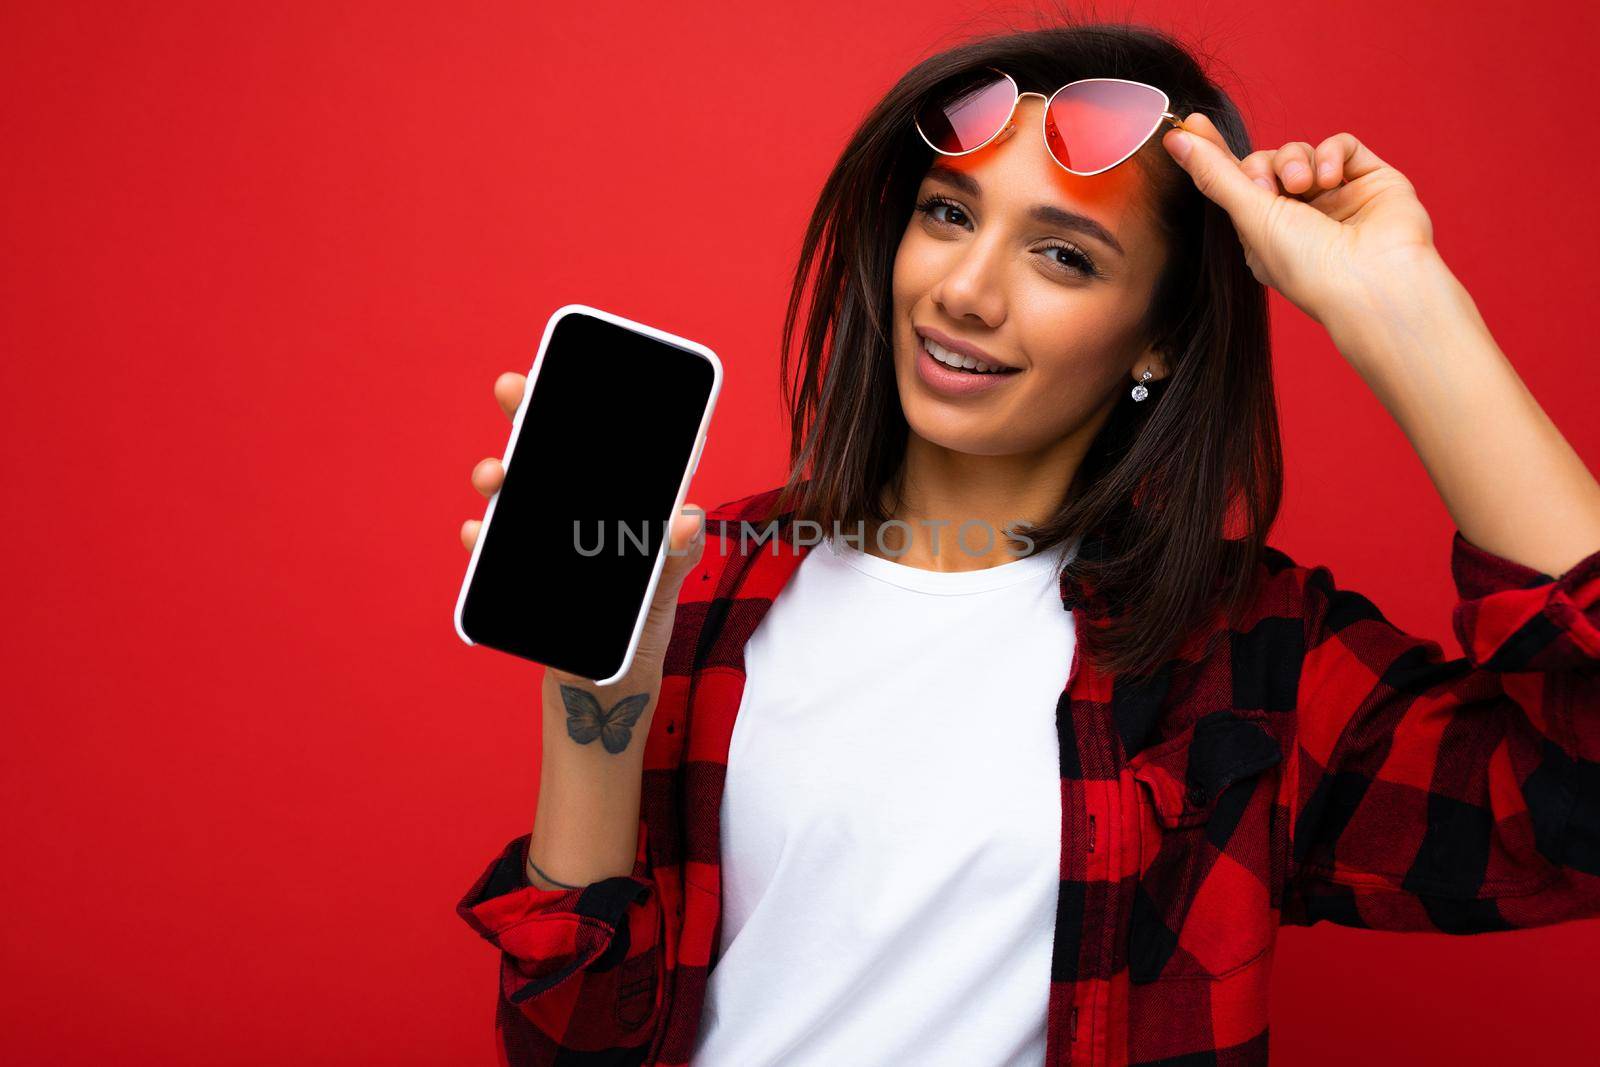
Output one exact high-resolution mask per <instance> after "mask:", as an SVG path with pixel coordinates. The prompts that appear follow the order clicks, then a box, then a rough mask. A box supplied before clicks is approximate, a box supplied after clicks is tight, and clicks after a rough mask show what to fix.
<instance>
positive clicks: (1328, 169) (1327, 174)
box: [1318, 163, 1333, 182]
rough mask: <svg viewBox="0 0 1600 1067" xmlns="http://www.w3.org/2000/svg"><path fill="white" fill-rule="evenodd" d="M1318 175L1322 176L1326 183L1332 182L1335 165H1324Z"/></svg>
mask: <svg viewBox="0 0 1600 1067" xmlns="http://www.w3.org/2000/svg"><path fill="white" fill-rule="evenodd" d="M1318 173H1319V174H1321V175H1322V180H1323V181H1325V182H1329V181H1332V180H1333V164H1332V163H1324V164H1323V165H1322V169H1321V170H1320V171H1319V172H1318Z"/></svg>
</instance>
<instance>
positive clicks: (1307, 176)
mask: <svg viewBox="0 0 1600 1067" xmlns="http://www.w3.org/2000/svg"><path fill="white" fill-rule="evenodd" d="M1315 155H1316V152H1315V150H1314V149H1312V147H1311V146H1310V145H1309V144H1307V143H1306V142H1304V141H1290V142H1288V143H1287V144H1285V145H1284V146H1283V147H1282V148H1280V149H1278V150H1277V151H1276V152H1274V153H1273V155H1272V172H1273V173H1274V174H1276V175H1277V176H1278V181H1279V183H1280V184H1281V185H1282V186H1283V188H1284V191H1285V192H1288V193H1293V194H1294V195H1295V196H1299V195H1300V194H1302V193H1307V192H1310V191H1311V188H1312V186H1314V185H1316V184H1317V180H1318V175H1317V173H1316V171H1315V170H1314V168H1315V166H1316V159H1315Z"/></svg>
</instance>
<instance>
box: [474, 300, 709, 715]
mask: <svg viewBox="0 0 1600 1067" xmlns="http://www.w3.org/2000/svg"><path fill="white" fill-rule="evenodd" d="M572 314H582V315H593V316H594V317H595V318H598V319H602V320H604V321H606V322H609V323H611V324H613V325H615V326H620V327H622V328H624V329H627V330H633V331H635V332H637V333H642V334H644V335H645V336H647V337H652V338H654V339H655V340H657V341H664V342H666V343H667V344H671V345H675V346H677V347H679V348H685V349H688V350H689V351H691V352H694V353H695V354H697V355H699V356H700V357H702V358H703V359H705V361H706V362H708V363H710V364H711V393H710V395H709V396H708V397H707V398H706V410H705V413H704V414H703V415H701V417H700V430H699V432H698V433H697V434H696V435H695V444H694V451H693V452H692V453H690V456H689V462H688V463H687V464H686V465H685V466H684V469H683V478H682V479H681V480H680V482H679V483H678V493H677V496H676V497H675V498H674V500H673V503H672V511H671V512H670V513H669V514H668V516H667V521H668V523H669V529H670V523H671V520H672V519H673V518H674V517H676V516H677V514H678V510H679V509H680V508H682V507H683V502H684V499H685V498H686V496H687V495H688V492H689V482H690V480H691V479H692V478H693V477H694V472H695V470H696V469H697V468H698V467H699V466H700V454H701V452H702V451H703V450H704V448H705V443H706V436H707V432H708V430H709V429H710V427H711V413H712V410H713V409H714V408H715V407H716V405H717V394H718V393H720V392H721V391H722V360H720V359H718V358H717V354H716V353H715V352H713V351H711V349H709V348H707V347H706V346H705V345H703V344H700V343H699V342H697V341H691V340H689V339H688V338H687V337H679V336H678V335H677V334H674V333H669V332H667V331H666V330H662V329H658V328H657V327H654V326H647V325H645V324H644V323H642V322H636V321H634V320H633V319H630V318H626V317H624V316H622V315H618V314H615V313H613V312H610V311H602V310H600V309H599V308H597V307H591V306H590V305H588V304H563V305H562V306H561V307H559V308H557V309H556V310H555V311H554V312H552V313H551V315H550V321H548V322H547V323H545V327H544V336H543V337H541V338H540V339H539V351H538V354H536V355H535V356H534V358H533V367H532V369H530V370H529V371H528V383H527V385H526V386H525V387H524V388H523V390H522V402H521V403H519V404H518V405H517V413H516V415H515V416H514V417H513V418H512V420H511V436H510V437H509V438H508V439H507V440H506V449H505V453H504V454H503V455H502V456H501V457H500V463H501V465H502V467H509V466H510V464H511V454H512V452H514V451H515V450H516V447H517V434H519V433H520V432H521V431H522V417H523V415H524V414H525V413H526V412H527V410H528V399H529V398H530V397H531V396H533V383H534V382H535V381H537V380H538V377H539V367H540V365H541V364H542V363H543V362H544V353H545V349H546V348H548V347H549V345H550V338H551V336H552V335H553V334H554V333H555V328H556V324H557V323H559V322H560V321H561V320H562V319H563V318H565V317H566V316H568V315H572ZM499 499H500V493H499V491H498V490H496V491H495V493H494V495H493V496H491V497H490V498H489V504H488V506H487V507H486V508H485V509H484V513H483V524H482V525H481V526H480V527H479V528H478V539H477V540H476V541H475V542H473V545H472V559H471V560H470V561H469V562H468V563H467V574H466V577H464V578H463V579H462V580H461V592H460V593H458V594H457V595H456V610H455V627H456V636H457V637H459V638H461V640H462V641H465V642H466V643H467V644H469V645H476V644H477V642H476V641H474V640H473V639H472V638H470V637H468V636H467V631H466V628H465V627H463V626H462V624H461V613H462V611H463V610H464V609H465V607H466V603H467V590H468V589H469V588H470V587H471V586H472V576H473V574H475V573H476V572H477V569H478V555H479V553H480V552H481V551H482V550H483V543H484V541H485V540H486V539H487V535H488V532H489V523H490V521H491V520H492V519H493V518H494V505H495V502H496V501H497V500H499ZM669 547H671V542H670V540H669V539H668V538H662V542H661V547H660V549H658V550H657V552H656V561H655V566H654V568H653V569H652V570H651V572H650V585H649V587H648V588H647V589H646V590H645V593H644V600H643V602H642V603H641V604H640V606H639V617H638V618H637V619H635V620H634V623H633V636H632V637H631V638H629V640H628V651H627V653H626V654H625V655H624V656H623V657H622V666H621V667H620V668H619V669H618V670H617V672H616V673H615V674H613V675H611V676H610V677H609V678H600V679H595V681H594V684H595V685H614V684H615V683H617V682H619V681H621V680H622V679H623V677H624V676H625V675H626V674H627V673H628V671H629V669H630V668H632V666H633V656H634V653H635V652H636V651H638V648H639V638H640V637H641V636H642V635H643V634H644V624H645V620H646V619H647V618H648V617H649V615H650V605H651V603H652V602H653V601H654V600H655V595H656V586H658V585H659V584H660V583H661V571H662V569H663V568H664V567H665V566H666V562H667V549H668V548H669Z"/></svg>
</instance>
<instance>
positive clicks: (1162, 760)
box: [1127, 710, 1283, 982]
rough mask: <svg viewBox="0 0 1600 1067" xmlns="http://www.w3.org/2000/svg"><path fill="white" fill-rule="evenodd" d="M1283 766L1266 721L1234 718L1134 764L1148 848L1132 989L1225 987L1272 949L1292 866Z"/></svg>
mask: <svg viewBox="0 0 1600 1067" xmlns="http://www.w3.org/2000/svg"><path fill="white" fill-rule="evenodd" d="M1282 759H1283V752H1282V750H1281V749H1280V747H1279V745H1278V742H1277V740H1276V739H1275V738H1274V737H1273V735H1272V733H1271V732H1270V730H1269V729H1268V725H1267V715H1266V713H1264V712H1248V711H1233V710H1227V711H1217V712H1213V713H1211V714H1209V715H1205V716H1203V717H1201V718H1200V719H1198V720H1197V721H1196V722H1195V723H1194V724H1193V725H1192V726H1190V727H1188V728H1187V729H1185V730H1184V731H1183V732H1181V733H1179V734H1178V735H1176V736H1174V737H1172V738H1170V739H1168V740H1166V741H1163V742H1161V743H1160V744H1158V745H1156V746H1154V747H1152V748H1150V749H1146V750H1145V751H1143V752H1140V753H1139V754H1138V755H1136V756H1135V757H1134V758H1133V759H1132V760H1130V761H1129V763H1128V768H1127V770H1128V772H1129V773H1130V775H1131V777H1132V779H1133V788H1134V790H1135V792H1136V793H1137V798H1138V800H1137V803H1138V849H1139V854H1138V860H1139V864H1138V868H1139V869H1138V877H1137V879H1136V881H1135V885H1134V891H1133V903H1132V911H1131V914H1130V916H1129V920H1128V944H1127V950H1128V977H1129V980H1130V981H1133V982H1153V981H1157V980H1159V979H1167V978H1201V979H1219V978H1225V977H1227V976H1229V975H1231V974H1233V973H1234V972H1236V971H1239V970H1242V969H1243V968H1245V967H1248V966H1249V965H1250V964H1252V963H1254V962H1255V961H1256V960H1257V959H1259V958H1260V957H1261V956H1262V955H1263V954H1264V953H1265V952H1266V951H1267V950H1268V949H1269V948H1271V946H1272V942H1273V939H1274V937H1275V935H1276V929H1277V919H1276V912H1275V911H1274V910H1273V901H1274V899H1275V894H1274V891H1273V888H1272V887H1273V883H1274V880H1275V879H1276V878H1277V877H1278V872H1279V870H1280V868H1281V866H1282V859H1283V857H1282V855H1281V854H1280V853H1281V852H1282V848H1280V847H1278V846H1277V844H1276V842H1275V838H1274V828H1273V800H1274V796H1275V794H1276V789H1275V785H1276V782H1277V772H1275V771H1273V770H1272V768H1273V767H1274V766H1276V765H1277V764H1279V763H1280V762H1281V761H1282Z"/></svg>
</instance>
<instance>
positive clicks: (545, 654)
mask: <svg viewBox="0 0 1600 1067" xmlns="http://www.w3.org/2000/svg"><path fill="white" fill-rule="evenodd" d="M714 378H715V374H714V371H713V368H712V366H711V363H710V361H708V360H707V359H706V358H705V357H704V356H702V355H700V354H699V353H696V352H693V351H690V350H688V349H686V348H682V347H680V346H678V345H674V344H669V343H667V342H664V341H659V340H657V339H655V338H653V337H647V336H644V335H642V334H640V333H637V332H635V331H633V330H630V329H627V328H625V327H622V326H618V325H616V324H614V323H611V322H608V321H606V320H604V319H599V318H596V317H595V316H593V315H586V314H583V313H580V312H569V313H567V314H565V315H563V316H562V317H561V318H560V319H559V320H558V321H557V323H556V325H555V327H554V328H553V330H552V331H551V334H550V340H549V343H548V344H547V345H546V347H545V352H544V358H543V360H542V361H541V362H540V365H539V369H538V375H537V377H536V378H530V380H529V386H528V388H529V390H530V393H529V395H528V399H527V409H526V410H525V411H524V412H523V416H522V425H521V429H520V430H519V431H518V434H517V440H516V444H515V446H514V447H513V449H512V452H511V455H510V456H509V458H508V459H507V461H506V466H505V480H504V482H503V483H502V484H501V487H500V492H499V495H498V496H497V497H496V498H495V501H494V510H493V512H492V513H491V514H490V516H489V521H488V523H487V524H486V526H485V527H484V531H483V532H482V534H481V536H482V537H483V544H482V547H481V548H480V549H479V552H478V563H477V567H476V570H475V571H474V573H473V576H472V580H471V583H470V585H469V587H468V589H467V594H466V597H465V599H464V601H463V604H462V608H461V627H462V629H463V630H464V631H465V632H466V634H467V636H468V637H469V638H471V639H472V640H473V641H474V642H476V643H478V644H482V645H488V646H489V647H491V648H496V649H499V650H501V651H503V652H509V653H511V654H513V655H517V656H522V657H524V658H526V659H530V660H534V661H535V662H538V663H543V664H546V665H548V666H552V667H555V668H557V669H558V670H563V671H566V672H568V673H571V674H576V675H579V676H581V677H585V678H607V677H610V676H611V675H612V674H614V673H616V672H617V670H619V669H620V668H621V666H622V662H623V659H624V657H625V656H626V654H627V651H628V644H629V642H630V641H631V640H632V637H633V630H634V625H635V623H636V622H637V621H638V618H639V612H640V609H641V608H642V607H643V605H644V597H645V592H646V590H647V588H648V586H649V584H650V575H651V573H652V572H653V571H654V569H655V560H656V553H657V552H658V551H660V549H661V547H662V544H663V543H664V541H665V538H666V532H667V523H669V522H670V521H671V519H672V517H673V516H672V505H673V501H674V499H675V498H676V497H677V493H678V487H679V485H680V484H681V483H682V480H683V474H684V470H685V468H686V467H687V466H688V464H689V460H690V458H691V455H692V453H693V451H694V445H695V440H696V437H697V436H698V433H699V429H700V422H701V419H702V418H703V416H704V414H705V409H706V405H707V404H708V403H709V402H710V400H711V393H712V388H713V382H714Z"/></svg>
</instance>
